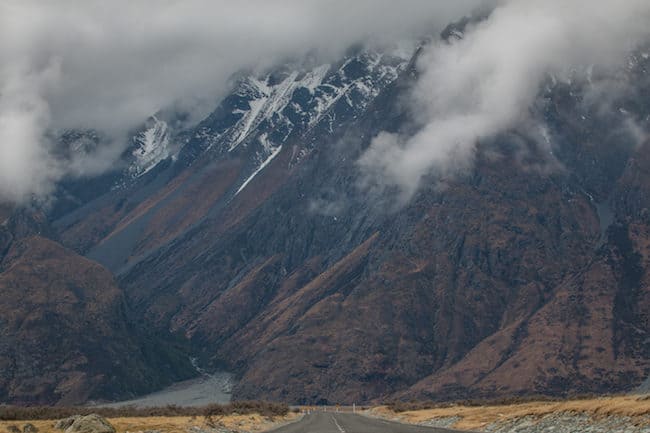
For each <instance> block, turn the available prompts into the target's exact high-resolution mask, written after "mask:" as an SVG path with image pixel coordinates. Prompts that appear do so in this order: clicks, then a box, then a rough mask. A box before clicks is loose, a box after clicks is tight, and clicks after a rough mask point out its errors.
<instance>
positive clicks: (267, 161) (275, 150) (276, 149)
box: [235, 137, 282, 196]
mask: <svg viewBox="0 0 650 433" xmlns="http://www.w3.org/2000/svg"><path fill="white" fill-rule="evenodd" d="M264 140H265V141H266V137H264ZM265 149H268V150H269V151H270V155H269V156H268V158H266V159H265V160H264V161H262V163H261V164H260V166H259V167H257V169H256V170H255V171H254V172H253V174H251V175H250V176H249V177H248V178H247V179H246V180H245V181H244V183H243V184H242V185H241V186H240V187H239V189H237V192H235V196H237V195H238V194H239V193H240V192H242V191H243V190H244V188H246V186H247V185H248V184H249V183H250V182H251V181H252V180H253V179H254V178H255V176H257V175H258V174H259V173H260V172H261V171H262V170H264V168H266V166H267V165H269V164H270V163H271V161H273V159H275V157H276V156H278V155H279V154H280V152H281V151H282V145H280V146H278V147H272V146H271V145H270V143H269V142H268V141H266V143H265Z"/></svg>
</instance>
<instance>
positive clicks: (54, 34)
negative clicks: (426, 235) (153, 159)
mask: <svg viewBox="0 0 650 433" xmlns="http://www.w3.org/2000/svg"><path fill="white" fill-rule="evenodd" d="M496 3H498V5H497V8H496V11H495V13H494V14H492V16H491V17H490V18H489V19H488V20H486V21H485V22H484V23H482V24H481V25H479V26H477V27H476V28H473V29H471V31H470V32H468V34H467V37H466V38H465V40H463V41H460V42H458V43H455V44H453V45H440V44H434V45H433V46H431V47H429V48H428V49H427V51H426V53H425V54H424V56H423V57H422V59H421V61H420V64H419V65H418V67H419V68H420V69H421V72H422V78H421V80H420V83H419V84H418V92H416V94H417V95H419V96H417V97H414V98H413V101H412V102H413V104H414V105H415V106H417V107H418V108H420V109H419V110H417V111H419V112H422V113H423V116H422V119H420V120H421V122H422V125H423V129H422V132H421V133H420V134H418V135H416V136H415V137H396V136H391V135H386V134H383V135H381V136H379V137H378V138H377V139H376V141H375V143H374V144H373V146H372V148H371V150H370V152H369V153H368V154H367V155H366V156H365V157H364V159H363V161H362V164H361V166H362V168H363V169H365V170H367V171H368V172H369V173H372V175H373V176H377V177H378V178H380V179H381V181H382V182H385V183H387V184H398V185H400V186H402V187H403V189H404V190H405V191H406V192H407V194H410V193H411V192H412V191H413V190H415V189H416V188H417V185H418V184H419V182H420V179H421V177H422V175H423V174H424V173H426V172H427V171H428V170H430V169H431V168H436V167H441V166H445V165H447V164H448V163H449V159H450V156H449V155H456V156H458V155H460V156H461V157H462V158H464V156H463V155H465V154H469V153H471V149H472V146H473V144H474V142H475V141H476V139H477V138H480V137H483V136H487V135H490V134H493V133H495V132H498V131H499V130H501V129H503V128H505V127H508V126H509V125H511V124H512V123H513V122H516V121H517V116H518V113H520V111H521V109H522V108H525V107H526V105H528V104H530V103H531V100H532V99H533V98H534V95H535V93H536V91H537V88H538V86H539V83H540V80H541V79H542V78H543V76H544V73H546V72H548V71H553V72H557V73H558V74H559V73H561V72H562V71H563V70H565V69H568V68H570V67H572V66H574V65H578V64H580V65H582V64H589V63H594V64H603V65H611V64H615V63H617V62H620V61H621V58H623V57H624V55H625V53H626V52H627V51H629V49H630V47H631V46H633V45H634V44H636V43H638V42H639V41H640V40H642V39H643V38H645V37H646V31H647V28H648V27H649V26H648V24H649V21H648V9H649V6H648V3H650V2H648V1H647V0H597V1H596V0H591V1H587V0H494V1H491V0H401V1H394V0H237V1H234V0H221V1H214V0H212V1H207V0H206V1H202V0H183V1H164V0H156V1H153V0H152V1H137V0H130V1H89V0H75V1H72V0H69V1H66V0H61V1H56V2H55V1H36V0H34V1H30V0H3V1H2V2H0V199H3V200H7V199H9V200H14V201H20V200H23V199H25V197H29V196H30V195H31V194H41V195H42V194H47V193H48V192H49V191H50V190H51V188H52V185H53V184H54V182H56V180H57V179H60V178H61V177H62V176H64V175H65V174H70V173H73V174H79V172H83V171H86V172H90V171H100V170H102V169H104V168H106V165H107V164H109V163H110V162H111V157H114V156H115V155H118V154H119V152H120V151H121V150H122V148H123V146H124V145H125V143H126V142H125V140H124V134H125V133H126V131H128V130H129V129H131V128H133V127H134V126H136V125H138V124H140V123H141V122H142V121H143V120H144V119H145V118H146V117H147V116H149V115H150V114H153V113H155V112H156V111H157V110H159V109H161V108H165V107H168V106H170V105H172V104H178V103H180V104H183V105H184V106H186V107H188V108H190V109H196V110H197V111H198V112H202V111H204V110H205V109H206V108H207V107H211V104H214V101H215V100H216V99H217V98H218V97H219V96H220V95H221V94H222V93H223V92H224V91H225V90H226V85H227V80H228V78H229V77H230V76H231V75H232V74H233V73H234V72H236V71H238V70H241V69H242V68H255V67H261V66H265V65H269V64H272V63H274V62H277V61H280V60H281V59H283V58H286V57H287V56H292V57H299V56H300V55H301V54H304V53H305V52H307V51H312V50H317V52H319V53H320V55H321V56H323V57H324V58H334V57H336V56H338V55H340V54H341V52H342V51H343V50H345V49H346V48H348V47H349V46H350V45H352V44H354V43H359V42H361V43H372V44H376V45H377V44H378V45H382V44H388V43H391V42H395V41H399V40H402V39H408V38H414V37H417V36H419V35H422V34H436V33H437V32H438V31H439V30H440V29H442V28H443V27H444V26H445V25H446V24H448V23H449V22H451V21H454V20H457V19H458V18H460V17H462V16H464V15H466V14H469V13H471V12H472V11H474V10H475V9H476V8H477V7H492V6H493V4H496ZM206 102H207V103H208V104H207V105H206ZM495 106H498V107H499V109H498V110H495V109H494V108H495ZM441 107H444V108H441ZM67 128H94V129H98V130H100V131H102V132H104V133H105V134H106V135H107V136H108V137H111V138H112V139H113V140H114V141H113V143H112V145H111V146H110V149H108V150H105V151H104V152H103V153H102V155H101V156H98V158H97V161H95V162H94V163H89V164H85V165H84V166H83V167H80V166H79V165H78V164H74V165H71V164H69V163H66V162H62V161H60V160H57V159H56V158H54V157H53V156H52V153H51V143H49V142H48V139H47V138H46V136H47V135H46V134H47V132H48V131H51V130H61V129H67ZM107 155H108V157H107Z"/></svg>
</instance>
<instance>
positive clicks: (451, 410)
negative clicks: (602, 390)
mask: <svg viewBox="0 0 650 433" xmlns="http://www.w3.org/2000/svg"><path fill="white" fill-rule="evenodd" d="M371 411H372V412H374V413H375V414H377V415H379V416H386V417H388V418H397V419H399V420H401V421H403V422H407V423H414V424H419V423H422V422H427V421H430V420H435V419H445V418H446V419H450V418H458V421H457V422H456V423H455V424H454V425H453V426H452V427H453V428H456V429H461V430H481V429H483V428H485V426H487V425H489V424H490V423H493V422H497V421H499V422H503V421H506V420H509V419H521V418H524V417H531V416H532V417H536V418H539V417H543V416H546V415H550V414H557V413H572V414H588V415H590V416H592V417H594V418H596V419H601V418H606V417H629V418H631V419H636V420H640V421H639V422H644V423H647V422H648V421H647V420H648V418H647V417H648V415H650V399H648V397H647V396H638V395H623V396H610V397H590V398H588V397H582V398H575V399H571V400H558V399H553V398H547V397H543V398H536V399H532V400H531V398H514V399H501V400H496V401H490V402H485V401H484V402H482V403H481V402H479V401H469V402H456V403H435V402H391V403H390V404H388V405H386V406H384V407H379V408H375V409H372V410H371ZM643 420H645V421H643Z"/></svg>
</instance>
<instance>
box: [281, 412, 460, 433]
mask: <svg viewBox="0 0 650 433" xmlns="http://www.w3.org/2000/svg"><path fill="white" fill-rule="evenodd" d="M453 432H454V430H445V429H440V428H433V427H423V426H417V425H409V424H400V423H396V422H391V421H385V420H382V419H375V418H368V417H365V416H362V415H355V414H351V413H337V412H313V413H311V414H309V415H305V416H304V417H303V418H302V419H301V420H300V421H297V422H294V423H292V424H288V425H285V426H284V427H280V428H278V429H275V430H272V432H270V433H453Z"/></svg>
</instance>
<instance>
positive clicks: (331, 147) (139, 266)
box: [56, 32, 650, 403]
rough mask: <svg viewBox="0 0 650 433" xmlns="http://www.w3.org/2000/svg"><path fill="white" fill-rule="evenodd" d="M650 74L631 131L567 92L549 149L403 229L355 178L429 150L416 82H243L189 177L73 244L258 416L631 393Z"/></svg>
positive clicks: (410, 214)
mask: <svg viewBox="0 0 650 433" xmlns="http://www.w3.org/2000/svg"><path fill="white" fill-rule="evenodd" d="M453 35H454V37H462V33H459V32H456V33H454V34H453ZM647 63H648V62H647V58H645V57H643V56H637V57H634V58H633V59H632V60H631V62H630V64H629V65H628V66H627V68H626V70H625V71H623V74H627V75H628V76H629V80H630V81H631V82H632V83H634V85H635V87H634V88H635V90H634V91H633V92H631V93H630V94H629V95H627V94H626V95H623V96H622V97H621V100H620V101H616V102H615V103H616V104H619V105H618V106H615V107H614V109H613V110H602V109H599V107H596V106H590V105H589V104H588V103H587V101H586V100H585V98H584V97H583V96H584V94H585V92H586V91H587V90H588V89H587V87H588V85H589V83H584V82H581V81H578V80H575V81H572V82H570V83H558V82H557V81H554V80H553V78H552V77H549V84H548V86H547V87H546V88H545V89H544V90H543V91H542V92H541V93H540V99H539V104H538V106H536V108H535V110H536V111H535V113H533V114H534V115H535V116H537V117H538V118H539V119H540V121H541V122H542V125H543V126H544V128H543V129H542V131H540V132H539V136H540V137H539V138H541V143H540V142H538V141H539V140H538V141H536V140H534V139H531V138H530V136H529V134H528V131H518V130H514V131H508V132H507V133H504V134H502V135H500V136H498V137H495V138H494V139H492V140H487V141H486V142H484V143H481V145H480V146H479V148H478V150H477V152H476V155H475V165H474V167H473V168H472V169H471V170H469V171H468V172H466V173H462V174H461V175H459V176H458V177H454V178H449V179H442V180H440V179H437V178H435V177H432V178H430V179H428V180H427V181H426V182H425V185H424V186H423V187H422V189H421V190H420V191H419V192H418V194H417V195H416V197H414V198H413V200H411V201H410V202H409V203H408V204H406V205H404V206H402V207H398V206H395V205H394V203H395V201H396V200H395V196H393V195H391V192H390V191H388V192H385V193H382V194H376V193H374V192H372V191H370V192H369V191H367V190H365V189H363V188H362V187H360V185H361V184H362V179H361V177H360V171H359V167H358V166H357V165H356V161H357V160H358V158H359V156H360V155H361V154H362V152H363V151H364V149H366V148H367V146H368V145H369V143H370V141H371V139H372V138H373V137H374V136H375V135H376V134H378V133H379V132H381V131H393V132H398V131H399V132H401V133H403V134H407V135H408V134H409V133H412V132H413V130H414V129H415V128H416V125H413V124H412V122H411V119H412V118H413V116H412V113H409V112H408V110H407V109H406V108H405V107H404V105H403V104H401V103H400V101H401V98H402V97H403V96H404V95H405V94H407V92H409V91H410V87H411V83H412V81H413V80H414V78H416V75H417V70H416V68H415V67H414V66H413V64H412V63H411V64H410V65H409V64H408V62H407V61H406V60H405V59H404V58H403V57H395V56H393V55H390V56H381V55H378V54H376V53H374V54H373V53H360V54H356V55H354V56H349V57H348V58H346V59H345V60H343V61H342V62H340V64H338V65H319V66H313V67H309V68H303V67H296V65H289V66H287V67H286V68H279V69H278V70H277V71H273V72H272V73H270V74H268V75H265V76H262V77H243V78H242V79H240V80H239V81H237V84H236V85H235V88H234V90H233V93H232V94H231V95H230V96H228V97H227V98H226V99H225V100H224V101H223V102H222V103H221V105H220V106H219V107H218V108H217V109H216V110H215V112H213V113H212V114H211V115H210V116H209V117H208V118H206V119H205V120H204V121H203V122H201V123H200V124H199V125H198V126H197V127H195V128H193V129H191V130H189V131H183V132H182V133H179V134H178V135H177V136H182V137H183V139H182V143H180V144H178V143H177V144H176V145H178V147H180V148H181V150H180V151H179V152H178V154H177V155H174V156H173V157H170V158H167V159H164V160H161V162H159V163H158V164H157V165H155V167H154V168H150V169H149V170H148V171H146V173H144V174H143V175H142V176H140V177H138V178H137V179H135V180H133V182H131V183H129V184H128V185H126V186H120V187H119V188H113V189H111V190H110V191H109V192H108V193H107V194H104V195H102V196H101V197H99V198H96V199H94V200H92V201H90V202H88V203H87V204H86V205H83V206H81V207H78V208H77V209H76V210H74V211H73V212H70V213H67V214H66V215H64V216H63V217H62V218H60V219H59V220H58V221H57V223H56V227H57V229H59V230H60V233H61V238H62V240H63V242H64V243H65V244H66V245H68V246H70V247H72V248H74V249H75V250H77V251H79V252H82V253H84V254H87V255H88V257H91V258H94V259H96V260H98V261H100V262H101V263H103V264H105V265H106V266H107V267H109V268H110V269H111V270H113V271H115V272H117V273H118V280H119V283H120V286H122V287H123V288H124V290H125V292H126V294H127V298H128V301H129V303H130V305H131V307H132V308H134V309H135V310H136V311H137V313H138V314H139V315H140V316H141V317H142V318H143V320H145V321H146V322H147V323H150V324H152V325H153V326H155V327H156V328H157V329H159V330H160V331H161V332H162V331H165V332H167V331H173V332H179V333H182V334H183V335H185V337H186V338H187V339H188V340H189V341H191V342H192V344H193V345H194V347H195V348H196V349H197V350H198V351H199V352H200V355H201V357H202V359H203V361H204V362H208V363H212V365H213V366H219V367H225V368H228V369H230V370H232V371H235V372H236V373H237V374H238V376H239V379H240V380H239V382H238V384H237V385H236V387H235V390H234V392H235V397H238V398H259V397H265V398H272V399H279V400H284V401H290V402H304V403H313V402H348V403H350V402H354V401H357V402H362V401H368V400H372V399H381V398H392V397H395V396H396V397H404V398H411V397H427V398H439V399H444V398H462V397H467V396H490V397H495V396H499V395H512V394H527V393H546V394H555V395H556V394H566V393H569V392H601V391H603V390H606V391H609V392H611V391H616V390H629V389H632V388H633V387H635V386H636V385H638V384H639V383H641V382H642V381H643V379H644V378H645V377H647V375H648V373H650V363H649V361H648V360H649V359H650V356H648V355H649V354H648V353H647V350H648V349H647V348H648V345H647V341H648V340H647V339H648V333H649V332H650V327H649V324H648V316H647V312H648V311H650V309H649V308H648V296H649V295H648V293H649V289H648V284H647V282H646V279H647V278H646V272H645V270H646V269H647V263H646V261H645V257H646V255H647V248H646V246H647V245H646V243H647V231H648V230H647V229H648V227H647V222H646V220H647V215H646V214H647V206H646V204H645V201H646V198H647V194H646V193H647V191H646V190H647V188H648V185H650V179H646V176H645V168H646V167H647V163H646V161H645V159H646V157H645V155H646V154H647V152H644V148H641V149H638V148H635V145H634V142H633V140H632V137H630V136H629V133H628V132H627V131H626V130H625V129H624V128H618V126H619V125H623V124H625V121H626V120H634V121H637V122H645V123H647V119H648V114H650V107H649V105H648V103H647V101H648V99H647V98H646V97H645V96H646V95H647V94H648V91H649V89H650V85H649V83H648V74H647ZM645 123H644V124H645ZM154 135H155V134H154ZM159 135H160V134H159ZM164 141H165V140H162V142H164ZM551 143H557V145H555V146H551ZM149 147H150V146H149ZM149 147H147V146H145V148H149ZM163 154H164V152H163ZM513 371H516V372H517V374H512V372H513Z"/></svg>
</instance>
